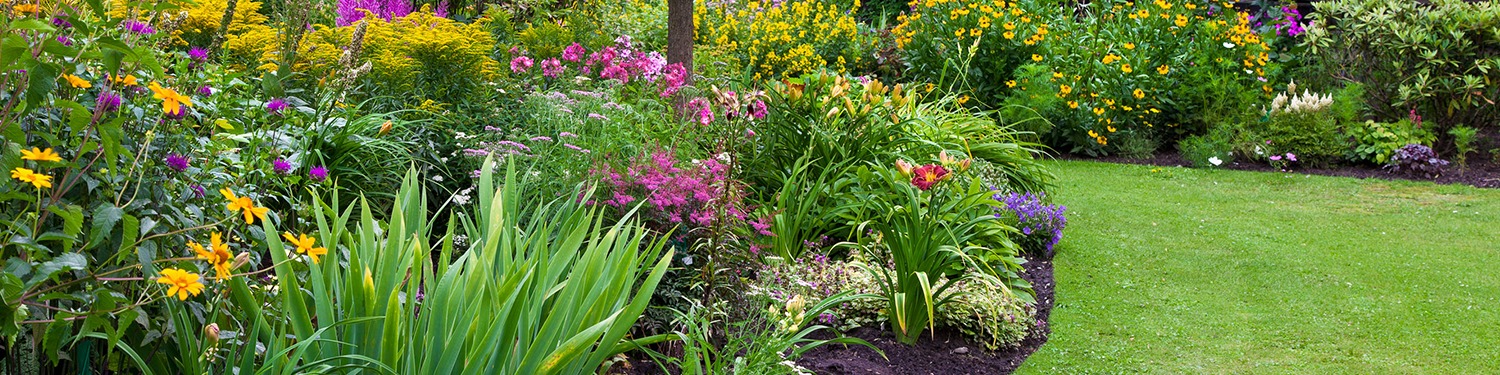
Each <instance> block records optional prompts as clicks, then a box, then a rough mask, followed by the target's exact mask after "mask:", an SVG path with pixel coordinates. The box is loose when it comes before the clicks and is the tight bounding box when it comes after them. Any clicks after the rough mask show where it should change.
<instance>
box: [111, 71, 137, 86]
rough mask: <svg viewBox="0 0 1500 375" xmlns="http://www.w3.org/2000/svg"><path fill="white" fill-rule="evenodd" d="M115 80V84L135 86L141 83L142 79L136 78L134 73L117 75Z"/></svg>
mask: <svg viewBox="0 0 1500 375" xmlns="http://www.w3.org/2000/svg"><path fill="white" fill-rule="evenodd" d="M114 81H115V84H118V85H122V86H126V87H129V86H135V85H138V84H140V81H139V80H137V79H136V78H135V75H132V74H126V75H125V76H124V77H115V78H114Z"/></svg>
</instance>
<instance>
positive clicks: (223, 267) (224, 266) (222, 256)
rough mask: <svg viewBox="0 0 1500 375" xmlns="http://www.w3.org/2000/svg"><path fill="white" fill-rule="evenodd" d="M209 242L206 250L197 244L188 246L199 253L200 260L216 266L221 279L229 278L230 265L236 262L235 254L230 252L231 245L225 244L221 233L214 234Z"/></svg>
mask: <svg viewBox="0 0 1500 375" xmlns="http://www.w3.org/2000/svg"><path fill="white" fill-rule="evenodd" d="M209 241H210V242H209V248H208V249H204V248H203V245H199V244H198V243H197V242H188V244H187V245H188V247H190V248H192V249H193V252H194V253H198V259H202V260H206V261H208V263H209V264H212V265H214V271H215V272H218V275H219V278H220V279H223V278H227V277H229V275H230V272H229V271H230V269H229V268H230V264H233V262H234V253H231V252H229V244H226V243H224V241H223V237H222V236H221V235H220V234H219V232H214V233H213V236H212V237H211V238H209Z"/></svg>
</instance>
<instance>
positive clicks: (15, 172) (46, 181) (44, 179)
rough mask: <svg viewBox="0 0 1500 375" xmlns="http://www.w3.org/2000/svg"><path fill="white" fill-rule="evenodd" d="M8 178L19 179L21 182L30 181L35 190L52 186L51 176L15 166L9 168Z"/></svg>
mask: <svg viewBox="0 0 1500 375" xmlns="http://www.w3.org/2000/svg"><path fill="white" fill-rule="evenodd" d="M10 178H14V179H17V180H20V181H21V182H28V183H31V186H35V187H36V188H37V190H41V189H46V188H50V187H52V176H48V175H45V174H40V173H36V172H35V171H32V170H30V169H26V168H20V167H17V168H16V169H12V170H10Z"/></svg>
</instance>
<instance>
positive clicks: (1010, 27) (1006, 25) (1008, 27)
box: [1005, 22, 1016, 30]
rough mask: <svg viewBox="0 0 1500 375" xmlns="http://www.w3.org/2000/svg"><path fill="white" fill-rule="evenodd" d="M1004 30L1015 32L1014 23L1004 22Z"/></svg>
mask: <svg viewBox="0 0 1500 375" xmlns="http://www.w3.org/2000/svg"><path fill="white" fill-rule="evenodd" d="M1005 29H1006V30H1015V29H1016V23H1015V22H1006V23H1005Z"/></svg>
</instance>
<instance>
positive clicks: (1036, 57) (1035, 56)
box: [1031, 53, 1042, 62]
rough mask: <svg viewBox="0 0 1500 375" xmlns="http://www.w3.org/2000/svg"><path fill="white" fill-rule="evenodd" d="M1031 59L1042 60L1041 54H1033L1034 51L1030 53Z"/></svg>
mask: <svg viewBox="0 0 1500 375" xmlns="http://www.w3.org/2000/svg"><path fill="white" fill-rule="evenodd" d="M1031 61H1036V62H1041V61H1042V55H1038V54H1035V53H1033V54H1031Z"/></svg>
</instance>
